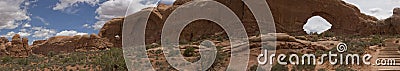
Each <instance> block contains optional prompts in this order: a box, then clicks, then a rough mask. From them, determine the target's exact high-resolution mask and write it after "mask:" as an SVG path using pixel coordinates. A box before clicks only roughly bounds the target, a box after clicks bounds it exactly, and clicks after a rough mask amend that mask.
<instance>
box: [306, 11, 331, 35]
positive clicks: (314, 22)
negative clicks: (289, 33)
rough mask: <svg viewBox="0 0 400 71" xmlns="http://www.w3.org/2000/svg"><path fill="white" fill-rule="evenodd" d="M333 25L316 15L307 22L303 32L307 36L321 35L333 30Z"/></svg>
mask: <svg viewBox="0 0 400 71" xmlns="http://www.w3.org/2000/svg"><path fill="white" fill-rule="evenodd" d="M331 27H332V24H331V23H330V22H329V21H328V20H326V19H325V18H323V17H321V16H318V15H315V16H312V17H311V18H309V19H308V20H307V22H306V23H305V24H304V26H303V30H304V31H305V32H306V33H307V34H315V33H316V34H321V33H323V32H325V31H328V30H329V29H331Z"/></svg>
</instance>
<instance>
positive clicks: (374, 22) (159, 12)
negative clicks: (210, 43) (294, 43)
mask: <svg viewBox="0 0 400 71" xmlns="http://www.w3.org/2000/svg"><path fill="white" fill-rule="evenodd" d="M190 1H191V0H176V1H175V3H174V4H173V5H172V6H167V5H163V4H161V5H159V6H158V7H157V8H154V10H153V12H152V13H151V15H150V18H149V20H148V21H149V22H148V25H147V27H146V43H147V44H150V43H154V42H159V39H160V36H161V29H162V27H163V23H164V21H165V20H166V18H168V16H169V14H170V13H172V11H174V10H175V9H176V8H178V7H179V6H181V5H182V4H184V3H186V2H190ZM216 1H218V2H220V3H222V4H224V5H226V6H227V7H229V8H230V9H231V10H232V11H233V12H235V14H236V15H237V16H238V17H239V18H240V20H241V21H242V23H243V25H244V26H245V29H246V31H247V34H248V35H249V36H252V35H256V34H257V33H258V30H259V29H258V26H257V23H256V20H255V18H254V16H253V14H252V13H251V11H250V10H249V9H248V7H247V6H246V5H245V4H244V3H243V2H242V1H241V0H216ZM266 1H267V2H268V3H269V6H270V9H271V11H272V14H273V17H274V21H275V27H276V32H277V33H288V34H291V35H305V34H306V33H305V32H304V31H303V26H304V24H305V23H306V22H307V20H308V19H309V18H311V17H313V16H321V17H323V18H325V19H326V20H327V21H329V22H330V23H331V24H332V25H333V26H332V27H331V29H330V30H329V31H330V32H333V33H334V34H335V35H349V34H351V35H372V34H383V35H385V34H397V33H399V32H400V31H397V29H396V28H393V29H391V28H388V27H396V26H393V25H395V24H394V23H395V22H393V21H398V20H395V18H398V17H391V18H388V19H387V20H385V21H380V20H378V19H377V18H375V17H372V16H369V15H365V14H363V13H361V12H360V10H359V9H358V8H357V7H355V6H353V5H350V4H348V3H345V2H343V1H341V0H323V1H322V0H266ZM396 13H397V12H396ZM392 19H393V20H392ZM125 20H127V19H125ZM204 28H207V29H204ZM220 32H223V30H222V28H221V27H220V26H218V25H217V24H215V23H214V22H211V21H207V20H197V21H194V22H191V24H189V25H187V26H186V27H185V29H184V30H183V32H182V33H181V36H180V38H181V39H180V40H181V41H191V40H193V39H198V38H201V36H203V35H210V34H215V33H220Z"/></svg>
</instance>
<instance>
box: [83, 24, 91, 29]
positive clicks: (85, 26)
mask: <svg viewBox="0 0 400 71" xmlns="http://www.w3.org/2000/svg"><path fill="white" fill-rule="evenodd" d="M82 27H84V28H90V25H89V24H84V25H83V26H82Z"/></svg>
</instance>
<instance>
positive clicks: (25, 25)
mask: <svg viewBox="0 0 400 71" xmlns="http://www.w3.org/2000/svg"><path fill="white" fill-rule="evenodd" d="M22 27H23V28H25V27H31V25H30V24H29V23H26V24H24V25H22Z"/></svg>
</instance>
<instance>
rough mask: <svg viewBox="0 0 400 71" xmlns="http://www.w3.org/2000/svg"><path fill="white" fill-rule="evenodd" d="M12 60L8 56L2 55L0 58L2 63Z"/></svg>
mask: <svg viewBox="0 0 400 71" xmlns="http://www.w3.org/2000/svg"><path fill="white" fill-rule="evenodd" d="M10 61H12V58H11V57H10V56H4V57H3V58H1V62H3V63H8V62H10Z"/></svg>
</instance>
